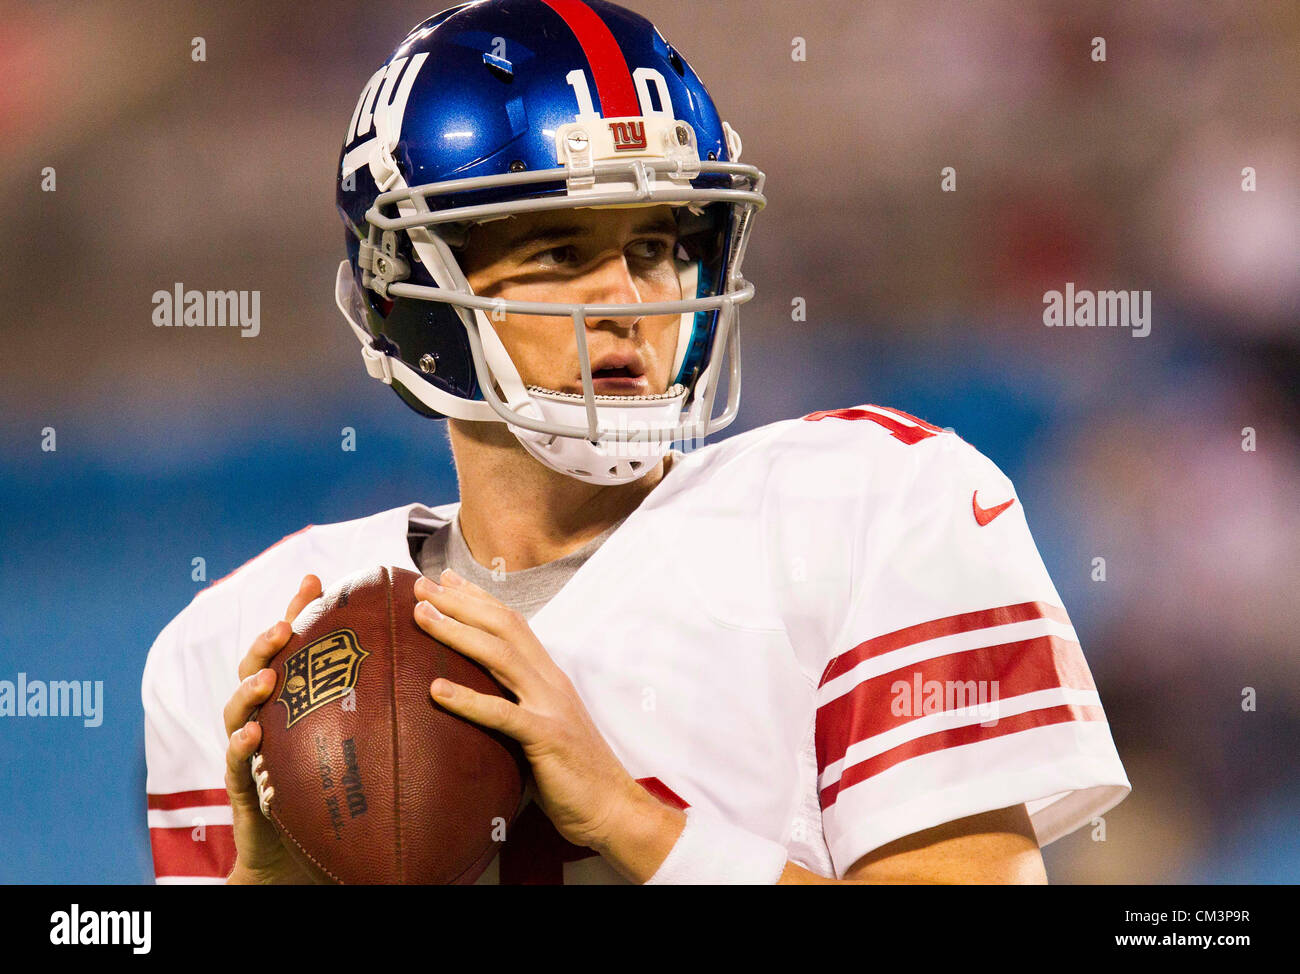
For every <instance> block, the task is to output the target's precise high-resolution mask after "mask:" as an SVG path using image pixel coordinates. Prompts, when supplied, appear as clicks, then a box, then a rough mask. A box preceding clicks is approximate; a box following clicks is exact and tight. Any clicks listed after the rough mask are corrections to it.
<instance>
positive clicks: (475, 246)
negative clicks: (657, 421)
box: [460, 206, 682, 396]
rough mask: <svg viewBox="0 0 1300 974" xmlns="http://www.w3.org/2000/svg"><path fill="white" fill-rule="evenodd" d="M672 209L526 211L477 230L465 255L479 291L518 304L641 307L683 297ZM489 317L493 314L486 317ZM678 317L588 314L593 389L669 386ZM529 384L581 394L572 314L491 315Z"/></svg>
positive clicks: (624, 392) (634, 390) (630, 391)
mask: <svg viewBox="0 0 1300 974" xmlns="http://www.w3.org/2000/svg"><path fill="white" fill-rule="evenodd" d="M676 244H677V225H676V221H675V220H674V219H673V214H672V209H671V207H668V206H650V207H635V208H631V207H629V208H626V209H611V210H593V209H585V210H551V211H548V212H542V213H525V214H520V215H519V216H514V217H511V218H510V219H506V220H495V221H493V222H491V223H484V224H478V225H476V226H474V227H473V228H472V229H471V230H470V232H469V236H468V238H467V240H466V247H465V249H464V251H463V252H462V253H461V254H460V261H461V266H462V268H463V269H464V270H465V275H466V277H467V278H468V279H469V283H470V286H471V287H472V288H473V289H474V293H475V294H478V295H480V296H483V297H501V298H509V299H514V300H518V301H563V302H569V303H574V304H576V303H583V304H636V303H638V302H651V301H677V300H680V299H681V296H682V291H681V282H680V280H679V278H678V276H677V269H676V267H675V265H674V262H673V252H674V249H675V247H676ZM490 317H491V316H489V318H490ZM680 320H681V316H680V315H675V314H670V315H660V316H658V317H646V316H637V315H629V316H626V317H619V318H596V317H589V318H588V319H587V351H588V354H589V355H590V357H591V368H592V379H593V385H594V387H595V392H596V394H597V395H605V396H643V395H651V394H654V393H661V392H664V391H666V390H667V388H668V381H669V371H670V369H671V368H672V364H673V357H674V354H675V353H676V351H677V331H678V324H679V322H680ZM493 325H494V327H495V328H496V330H497V334H498V335H500V337H501V341H502V343H503V344H504V345H505V347H506V351H507V352H509V353H510V358H511V360H512V361H513V362H514V363H515V367H516V368H518V370H519V375H520V377H521V378H522V379H523V381H524V384H525V385H536V386H541V387H543V388H546V389H556V390H559V391H561V392H572V393H578V394H581V393H582V372H581V367H580V365H579V362H578V345H577V338H576V336H575V335H574V332H573V319H572V318H568V317H551V316H546V317H543V316H539V315H511V314H507V315H506V316H505V317H504V319H503V320H500V321H493Z"/></svg>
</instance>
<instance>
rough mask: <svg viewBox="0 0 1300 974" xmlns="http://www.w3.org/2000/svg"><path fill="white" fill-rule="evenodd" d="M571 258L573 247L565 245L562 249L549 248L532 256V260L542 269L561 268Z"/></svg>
mask: <svg viewBox="0 0 1300 974" xmlns="http://www.w3.org/2000/svg"><path fill="white" fill-rule="evenodd" d="M572 256H573V247H572V246H569V245H566V246H564V247H551V248H550V249H549V250H543V251H540V252H538V253H536V254H533V256H532V259H533V260H535V261H537V263H539V264H541V265H542V266H543V267H563V266H564V265H565V264H566V263H569V261H568V259H567V258H569V257H572Z"/></svg>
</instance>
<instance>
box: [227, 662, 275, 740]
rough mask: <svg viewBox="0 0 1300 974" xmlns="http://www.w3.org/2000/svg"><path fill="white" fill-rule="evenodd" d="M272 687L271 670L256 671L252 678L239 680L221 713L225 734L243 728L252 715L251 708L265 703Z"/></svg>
mask: <svg viewBox="0 0 1300 974" xmlns="http://www.w3.org/2000/svg"><path fill="white" fill-rule="evenodd" d="M274 687H275V673H274V672H273V671H271V670H258V671H257V672H256V673H254V674H253V675H252V676H249V677H245V678H244V679H243V680H241V681H240V683H239V686H238V687H236V688H235V692H234V694H233V695H232V696H231V698H230V699H229V700H227V701H226V706H225V709H224V710H223V711H222V717H223V719H224V720H225V723H226V733H227V734H233V733H234V732H235V731H237V730H238V729H239V728H241V727H243V726H244V723H245V722H246V721H247V720H248V718H249V716H250V715H251V714H252V712H253V708H254V707H256V706H258V705H259V704H262V703H265V702H266V698H267V697H269V696H270V695H271V690H272V689H273V688H274Z"/></svg>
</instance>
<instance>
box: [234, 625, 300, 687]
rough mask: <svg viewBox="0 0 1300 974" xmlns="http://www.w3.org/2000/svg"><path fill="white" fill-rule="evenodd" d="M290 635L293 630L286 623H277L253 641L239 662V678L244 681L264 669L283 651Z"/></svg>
mask: <svg viewBox="0 0 1300 974" xmlns="http://www.w3.org/2000/svg"><path fill="white" fill-rule="evenodd" d="M291 635H293V629H291V628H290V627H289V625H288V624H287V623H285V622H277V623H276V624H275V625H273V626H272V627H271V628H270V629H268V630H266V632H264V633H262V634H261V635H260V636H258V637H257V638H256V639H254V640H253V645H252V646H251V647H250V648H249V650H248V652H247V653H245V654H244V658H243V659H241V660H240V661H239V678H240V679H241V680H246V679H248V678H249V677H250V676H252V675H253V674H254V673H256V672H257V671H258V670H260V669H264V668H265V667H266V665H267V664H268V663H270V662H271V658H272V657H274V656H275V654H276V653H278V652H279V651H280V650H282V649H284V644H285V643H287V642H288V641H289V637H290V636H291Z"/></svg>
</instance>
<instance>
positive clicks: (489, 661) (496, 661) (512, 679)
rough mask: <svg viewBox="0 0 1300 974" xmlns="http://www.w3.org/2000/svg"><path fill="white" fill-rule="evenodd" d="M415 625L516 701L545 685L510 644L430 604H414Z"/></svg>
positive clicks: (529, 664) (523, 657)
mask: <svg viewBox="0 0 1300 974" xmlns="http://www.w3.org/2000/svg"><path fill="white" fill-rule="evenodd" d="M415 624H416V625H417V626H419V627H420V628H421V629H423V630H424V631H425V632H427V633H428V634H429V635H430V636H432V637H433V638H434V639H436V640H438V641H439V642H441V643H444V644H446V645H447V646H450V647H451V648H452V649H454V650H456V651H457V652H458V653H461V654H462V655H464V656H468V657H469V658H470V659H472V660H474V662H476V663H479V664H481V665H483V666H485V667H487V669H488V670H489V671H490V672H491V673H492V675H493V676H494V677H496V678H497V679H498V680H500V681H501V683H502V684H503V685H504V686H505V688H506V689H507V690H509V691H510V692H511V693H513V694H514V695H515V696H516V697H523V696H524V693H525V692H526V691H528V690H534V691H536V690H537V689H538V688H539V687H541V686H544V685H545V683H544V681H542V679H541V677H540V675H539V674H538V672H537V668H536V667H534V666H533V664H532V663H531V662H530V661H529V660H528V658H527V657H525V656H524V655H523V654H522V653H520V652H519V651H518V650H517V649H516V648H515V647H514V646H513V645H512V644H511V643H508V642H506V641H505V640H504V639H499V638H497V637H496V636H494V635H492V634H491V633H490V632H485V631H484V630H483V629H482V628H481V627H476V626H474V625H466V624H465V623H463V622H461V621H459V620H458V619H454V618H452V617H451V616H449V615H444V614H442V613H441V612H438V610H437V609H435V608H432V607H431V604H430V603H429V602H417V603H416V604H415Z"/></svg>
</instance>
